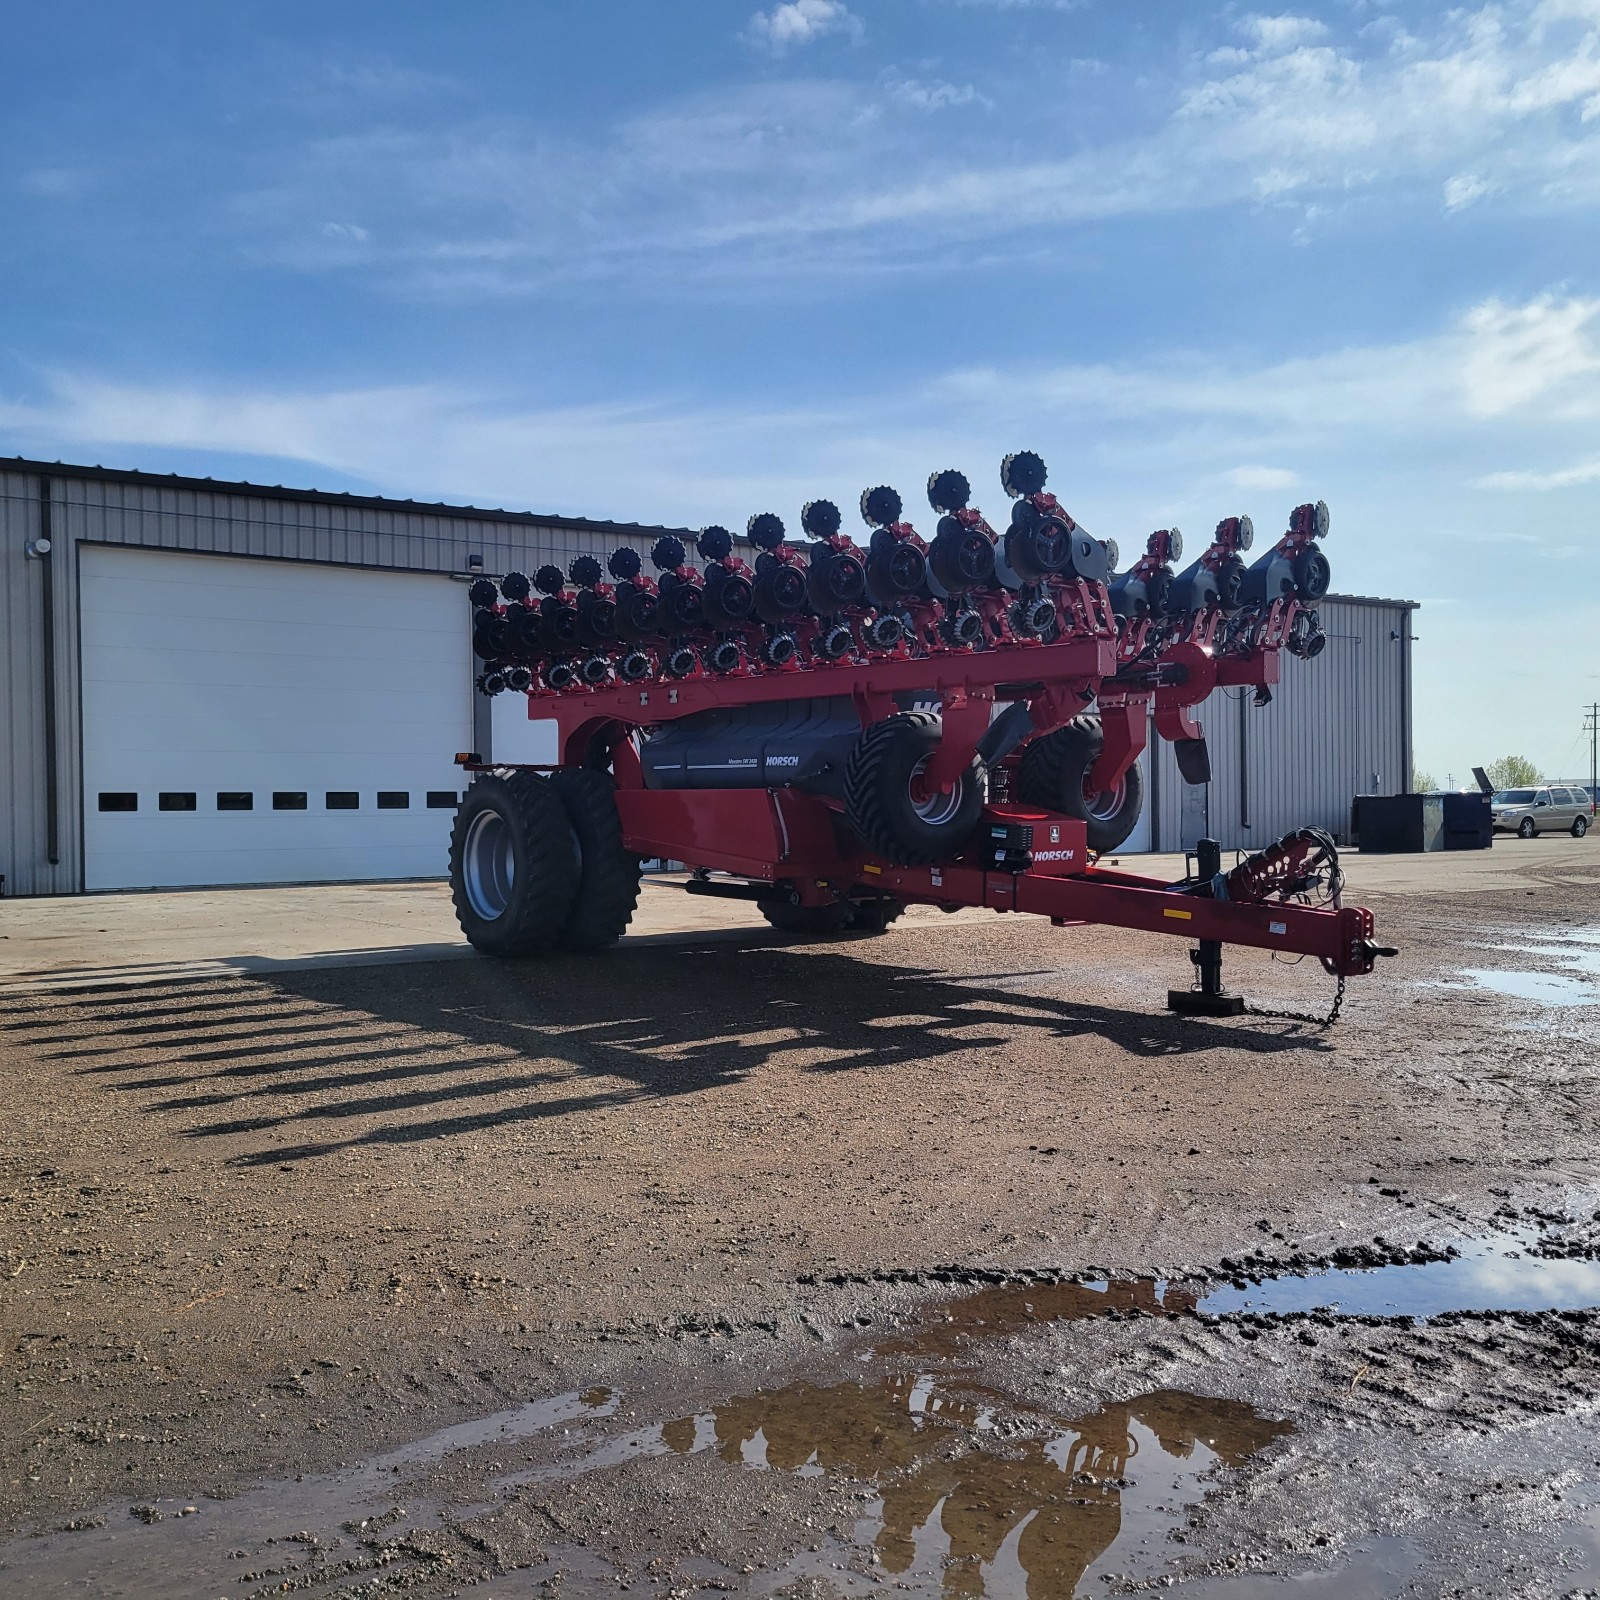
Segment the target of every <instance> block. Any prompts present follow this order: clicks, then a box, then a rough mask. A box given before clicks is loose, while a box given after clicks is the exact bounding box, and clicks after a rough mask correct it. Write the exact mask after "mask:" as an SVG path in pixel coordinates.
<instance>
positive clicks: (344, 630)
mask: <svg viewBox="0 0 1600 1600" xmlns="http://www.w3.org/2000/svg"><path fill="white" fill-rule="evenodd" d="M662 531H663V530H662V529H660V528H655V527H646V526H643V525H640V524H637V523H623V524H618V523H610V522H596V521H588V520H584V519H582V518H573V517H544V516H532V515H525V514H522V513H518V512H511V511H483V510H477V509H474V508H472V507H467V506H443V505H424V504H418V503H415V502H412V501H409V500H385V499H378V498H374V497H369V496H363V495H349V494H324V493H317V492H314V491H303V490H288V489H282V488H264V487H261V486H257V485H252V484H244V483H223V482H216V481H213V480H211V479H209V478H206V479H196V478H182V477H176V476H174V477H163V476H158V475H156V474H151V473H143V472H118V471H112V470H108V469H104V468H100V467H75V466H64V465H61V464H59V463H57V464H49V463H44V462H38V461H27V460H21V459H0V625H3V629H4V633H3V637H0V719H3V723H4V747H3V748H4V766H3V768H0V874H3V884H0V889H3V892H4V893H6V894H70V893H74V892H77V891H81V890H85V889H109V888H142V887H152V886H156V885H162V886H167V885H197V884H206V883H263V882H306V881H317V880H338V879H358V878H397V877H415V876H434V875H438V874H441V873H442V871H443V862H444V841H445V839H446V836H447V832H448V823H449V814H450V812H451V811H452V810H453V808H454V806H455V803H456V799H457V795H458V793H459V789H460V781H461V774H460V772H459V769H457V768H456V767H455V766H454V765H453V763H452V760H451V758H452V756H453V754H454V752H455V751H457V750H461V749H468V748H470V749H478V750H481V751H488V750H490V749H491V748H493V747H494V746H495V744H496V742H498V744H499V746H500V747H501V749H500V754H501V755H502V758H504V759H516V758H517V757H518V756H521V757H522V758H523V759H549V757H548V756H547V755H545V754H543V753H541V752H537V751H533V750H531V749H530V748H529V747H528V745H527V743H526V741H527V740H528V737H529V726H528V723H527V721H526V718H525V716H524V717H522V718H521V719H519V718H518V717H517V716H516V714H515V713H516V710H517V709H518V708H517V707H514V706H513V705H512V704H511V701H512V699H513V697H510V696H502V697H500V698H499V699H497V700H495V701H494V702H493V711H492V713H491V709H490V702H488V701H485V700H484V698H483V697H482V696H481V695H478V694H475V693H474V691H473V687H472V684H473V677H474V665H473V660H472V654H471V648H470V640H469V636H468V635H469V630H468V627H467V620H466V619H467V607H466V599H465V596H464V592H463V581H464V580H465V579H467V578H470V577H471V576H472V575H474V574H475V573H478V572H488V573H490V574H496V573H502V572H506V571H509V570H512V569H513V568H517V569H522V570H526V571H532V570H533V569H534V568H535V567H537V566H538V565H540V564H541V563H543V562H547V561H549V562H555V563H556V564H557V565H559V566H560V567H562V568H563V569H565V568H566V566H567V564H568V563H569V562H570V560H571V559H572V557H573V556H575V555H578V554H581V553H585V552H588V553H592V554H596V555H599V556H600V557H601V558H602V559H603V558H604V557H605V556H606V555H608V554H609V553H610V551H611V550H612V549H614V548H615V547H616V546H617V545H618V544H619V543H625V544H632V545H635V546H636V547H638V548H639V549H641V550H648V548H649V546H650V543H651V541H652V540H653V539H654V538H656V537H657V536H658V535H659V534H660V533H661V532H662ZM497 735H498V741H497V739H496V736H497Z"/></svg>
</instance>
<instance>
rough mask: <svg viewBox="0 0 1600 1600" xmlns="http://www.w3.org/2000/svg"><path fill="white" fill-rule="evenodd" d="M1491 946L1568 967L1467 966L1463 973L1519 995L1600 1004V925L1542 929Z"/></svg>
mask: <svg viewBox="0 0 1600 1600" xmlns="http://www.w3.org/2000/svg"><path fill="white" fill-rule="evenodd" d="M1490 948H1491V949H1494V950H1503V951H1506V952H1508V953H1509V954H1512V955H1518V956H1521V957H1523V958H1524V959H1525V960H1532V961H1538V962H1540V963H1541V964H1543V965H1545V966H1551V967H1558V968H1561V969H1562V970H1561V971H1559V972H1555V973H1549V972H1529V971H1526V970H1524V969H1520V968H1519V969H1513V970H1511V971H1503V970H1500V969H1498V968H1493V967H1464V968H1462V969H1461V971H1460V976H1461V977H1463V978H1469V979H1471V981H1472V982H1473V984H1474V985H1475V986H1476V987H1478V988H1480V989H1489V990H1491V991H1493V992H1494V993H1495V994H1504V995H1509V996H1510V997H1511V998H1512V999H1514V1000H1532V1001H1533V1002H1534V1003H1535V1004H1537V1005H1549V1006H1592V1005H1600V930H1597V929H1593V928H1544V929H1536V930H1534V931H1533V932H1532V933H1531V934H1530V935H1529V941H1527V942H1524V943H1521V944H1497V945H1492V946H1490Z"/></svg>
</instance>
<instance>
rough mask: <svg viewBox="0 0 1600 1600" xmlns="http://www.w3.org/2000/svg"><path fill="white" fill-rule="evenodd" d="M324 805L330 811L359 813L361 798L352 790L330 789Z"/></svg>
mask: <svg viewBox="0 0 1600 1600" xmlns="http://www.w3.org/2000/svg"><path fill="white" fill-rule="evenodd" d="M325 804H326V805H327V808H328V810H330V811H359V810H360V809H361V796H360V795H359V794H357V793H356V791H355V790H354V789H330V790H329V791H328V794H327V799H326V801H325Z"/></svg>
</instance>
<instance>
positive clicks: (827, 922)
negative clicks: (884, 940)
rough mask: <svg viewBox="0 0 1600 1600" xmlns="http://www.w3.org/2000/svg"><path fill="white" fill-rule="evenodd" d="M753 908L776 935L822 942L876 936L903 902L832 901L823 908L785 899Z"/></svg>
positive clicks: (896, 915) (894, 918)
mask: <svg viewBox="0 0 1600 1600" xmlns="http://www.w3.org/2000/svg"><path fill="white" fill-rule="evenodd" d="M756 906H757V909H758V910H759V911H760V913H761V915H762V916H763V917H765V918H766V919H767V921H768V922H769V923H770V924H771V925H772V926H773V927H774V928H776V929H777V930H778V932H779V933H793V934H798V935H800V936H802V937H805V938H813V939H826V938H828V937H830V936H831V935H833V934H837V933H860V934H876V933H882V932H884V931H885V930H886V929H887V928H888V926H889V924H890V923H891V922H895V921H897V920H898V919H899V918H900V917H901V916H903V915H904V914H905V909H906V903H905V901H904V900H890V899H883V900H874V901H871V902H869V903H866V904H863V903H861V902H858V901H853V900H836V901H834V903H833V904H832V905H827V906H797V905H791V904H790V903H789V902H788V901H787V900H760V901H757V903H756Z"/></svg>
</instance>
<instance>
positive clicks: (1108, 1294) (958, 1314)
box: [876, 1278, 1203, 1355]
mask: <svg viewBox="0 0 1600 1600" xmlns="http://www.w3.org/2000/svg"><path fill="white" fill-rule="evenodd" d="M1202 1287H1203V1286H1202V1285H1199V1284H1182V1283H1167V1282H1163V1281H1162V1280H1160V1279H1156V1278H1113V1279H1112V1280H1110V1281H1109V1282H1096V1283H1027V1284H1016V1283H1007V1284H1000V1285H998V1286H996V1287H995V1288H992V1289H979V1290H977V1291H976V1292H974V1293H972V1294H966V1295H962V1297H961V1298H960V1299H959V1300H952V1301H950V1302H948V1303H947V1304H946V1305H944V1306H942V1307H938V1308H936V1309H935V1310H934V1311H933V1312H931V1313H930V1315H929V1318H928V1320H926V1321H924V1322H921V1323H919V1324H918V1326H917V1328H916V1330H915V1331H914V1332H912V1333H909V1334H907V1335H906V1336H904V1337H903V1338H890V1339H886V1340H880V1341H879V1342H878V1344H877V1346H876V1349H877V1351H878V1354H880V1355H900V1354H905V1353H910V1352H918V1353H920V1354H922V1355H953V1354H955V1353H957V1352H958V1351H960V1350H962V1349H964V1348H965V1347H966V1346H967V1345H968V1344H969V1343H970V1342H971V1341H972V1340H974V1339H982V1338H990V1339H993V1338H999V1337H1002V1336H1004V1335H1006V1334H1011V1333H1015V1332H1017V1331H1018V1330H1019V1329H1021V1328H1025V1327H1027V1326H1028V1325H1029V1324H1030V1323H1035V1322H1079V1321H1082V1320H1084V1319H1085V1318H1088V1317H1104V1316H1109V1315H1111V1314H1113V1313H1119V1312H1120V1313H1128V1312H1135V1311H1138V1312H1144V1313H1145V1314H1147V1315H1149V1316H1157V1315H1160V1314H1161V1313H1163V1312H1168V1311H1193V1310H1194V1308H1195V1306H1196V1305H1197V1304H1198V1302H1199V1299H1200V1292H1201V1288H1202Z"/></svg>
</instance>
